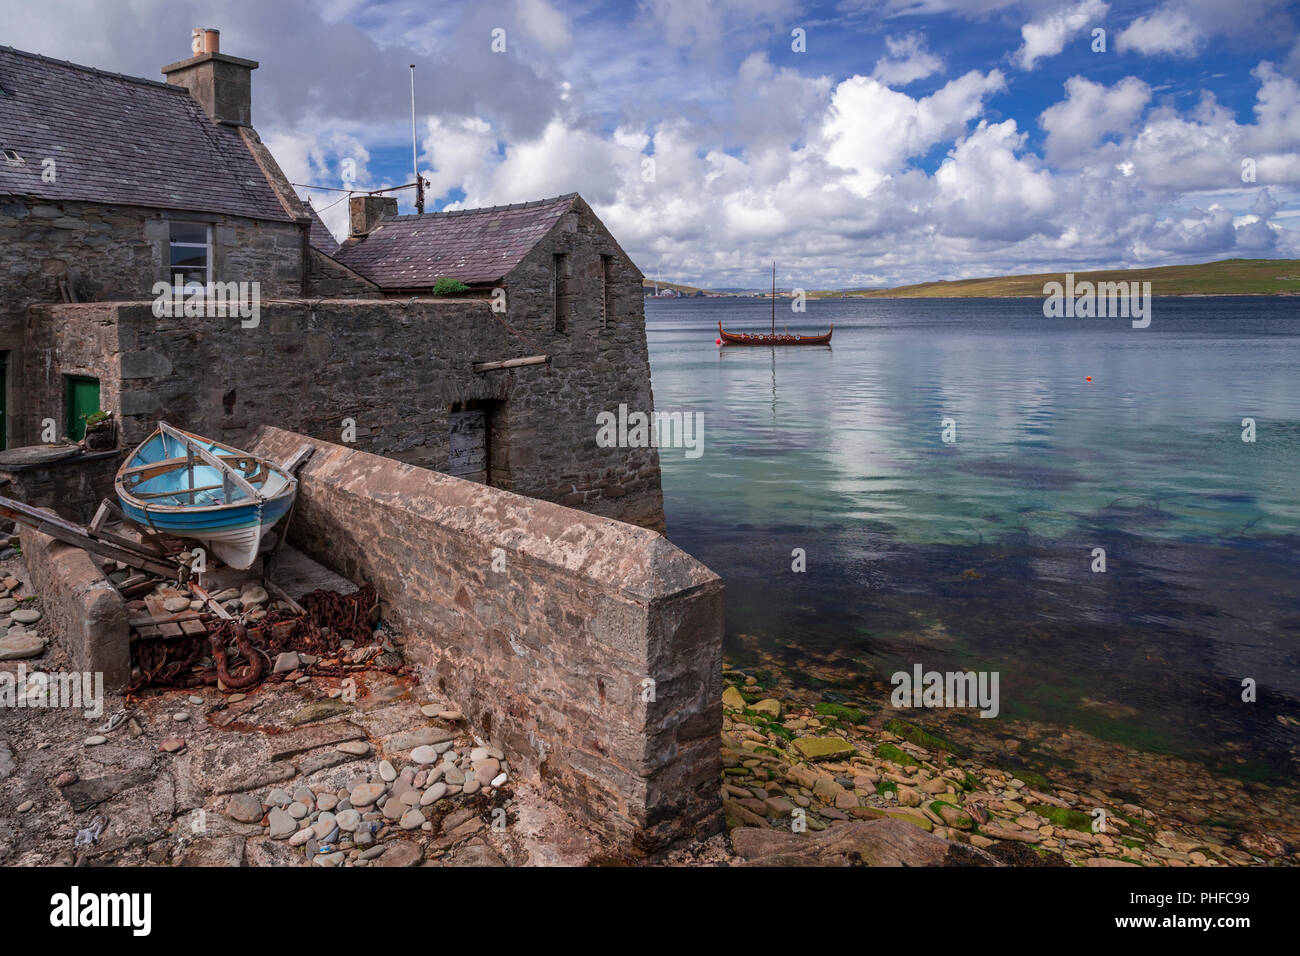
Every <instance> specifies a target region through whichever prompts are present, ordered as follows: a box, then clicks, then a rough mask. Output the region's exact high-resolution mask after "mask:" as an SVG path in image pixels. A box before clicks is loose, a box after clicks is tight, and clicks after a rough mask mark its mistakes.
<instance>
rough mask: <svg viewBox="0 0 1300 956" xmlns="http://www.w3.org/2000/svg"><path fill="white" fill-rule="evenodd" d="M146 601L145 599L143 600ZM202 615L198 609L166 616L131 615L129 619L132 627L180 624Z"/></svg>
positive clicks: (194, 619) (195, 619)
mask: <svg viewBox="0 0 1300 956" xmlns="http://www.w3.org/2000/svg"><path fill="white" fill-rule="evenodd" d="M145 603H146V604H147V603H148V602H147V601H146V602H145ZM200 617H202V615H201V614H200V613H199V612H198V611H177V612H176V613H175V614H168V615H167V616H166V617H153V616H152V615H151V616H149V617H133V618H132V619H131V621H130V624H131V626H132V627H146V626H148V625H150V624H182V623H184V622H186V621H197V620H198V619H199V618H200Z"/></svg>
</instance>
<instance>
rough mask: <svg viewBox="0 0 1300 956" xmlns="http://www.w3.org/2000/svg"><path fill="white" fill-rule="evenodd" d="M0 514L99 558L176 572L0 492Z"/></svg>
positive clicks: (170, 573) (156, 571)
mask: <svg viewBox="0 0 1300 956" xmlns="http://www.w3.org/2000/svg"><path fill="white" fill-rule="evenodd" d="M0 516H3V517H5V518H8V519H9V520H10V521H16V522H18V523H20V524H25V525H27V526H28V527H30V528H35V529H36V530H37V531H39V532H41V533H42V534H47V535H49V536H50V537H51V538H54V539H56V540H58V541H62V542H63V543H64V544H70V545H73V546H74V547H77V548H81V549H82V550H83V551H89V552H90V553H91V554H95V555H98V556H99V557H101V558H112V559H113V560H114V561H121V562H122V563H123V564H129V565H130V566H131V567H133V568H140V569H141V570H144V571H152V572H153V573H154V574H159V575H162V576H163V577H165V578H172V577H175V575H176V568H175V567H174V566H173V565H170V564H164V563H163V562H161V561H158V560H156V559H155V558H154V557H152V556H150V555H147V554H144V553H142V552H140V551H137V550H135V549H129V550H128V549H127V548H126V547H124V546H121V545H117V544H111V543H109V542H107V541H100V540H98V539H96V538H93V537H91V536H90V534H89V533H88V532H87V531H86V529H85V528H83V527H81V526H80V525H75V524H73V523H72V522H70V521H65V520H64V519H63V518H60V517H58V516H57V515H52V514H48V513H46V512H44V511H41V510H40V509H39V508H33V507H32V506H31V505H26V504H23V503H22V502H21V501H15V500H14V499H12V498H5V497H3V496H0Z"/></svg>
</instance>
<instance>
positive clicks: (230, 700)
mask: <svg viewBox="0 0 1300 956" xmlns="http://www.w3.org/2000/svg"><path fill="white" fill-rule="evenodd" d="M247 698H248V695H247V694H231V695H230V696H229V697H227V698H226V702H227V703H230V704H238V703H239V702H240V701H242V700H246V699H247Z"/></svg>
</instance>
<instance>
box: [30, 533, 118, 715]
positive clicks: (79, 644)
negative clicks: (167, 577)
mask: <svg viewBox="0 0 1300 956" xmlns="http://www.w3.org/2000/svg"><path fill="white" fill-rule="evenodd" d="M19 537H20V538H21V539H22V544H23V560H24V561H25V562H26V564H27V570H28V572H29V573H30V574H31V576H32V584H33V585H34V586H35V588H36V593H38V594H40V595H41V597H42V598H43V600H42V602H41V607H42V608H43V609H44V612H45V614H46V616H47V617H48V618H49V628H50V633H52V634H54V635H55V636H56V639H57V640H58V641H59V643H60V644H62V645H63V649H64V650H65V651H67V653H68V656H69V657H71V658H72V663H73V667H74V668H75V669H76V670H79V671H90V672H91V673H102V674H103V675H104V689H105V690H107V691H114V692H120V691H122V690H123V689H124V688H125V687H126V685H127V684H128V683H130V680H131V629H130V625H129V622H128V616H127V612H126V602H125V601H124V600H123V599H122V595H120V594H118V593H117V589H116V588H114V587H113V585H111V584H109V583H108V579H107V578H105V577H104V574H103V572H102V571H101V570H100V569H99V568H98V567H97V566H96V564H95V559H94V558H92V557H91V556H90V555H89V554H87V553H86V552H85V551H82V550H81V549H80V548H77V547H73V546H72V545H70V544H64V543H62V542H61V541H56V540H54V539H53V538H51V537H50V536H49V535H46V534H42V533H41V532H39V531H35V530H33V529H31V528H28V527H26V526H23V527H22V528H20V530H19Z"/></svg>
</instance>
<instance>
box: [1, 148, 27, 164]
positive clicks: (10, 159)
mask: <svg viewBox="0 0 1300 956" xmlns="http://www.w3.org/2000/svg"><path fill="white" fill-rule="evenodd" d="M4 155H5V162H6V163H8V164H9V165H10V166H23V165H25V162H26V161H25V160H24V159H23V158H22V157H21V156H19V155H18V151H17V150H15V149H6V150H4Z"/></svg>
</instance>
